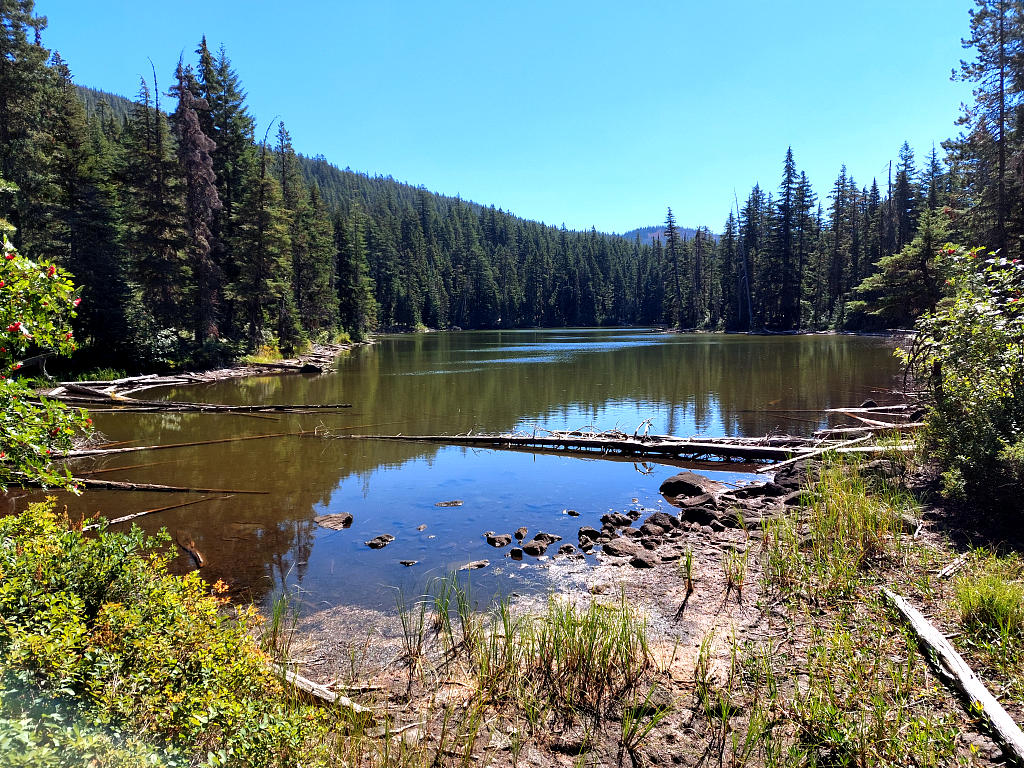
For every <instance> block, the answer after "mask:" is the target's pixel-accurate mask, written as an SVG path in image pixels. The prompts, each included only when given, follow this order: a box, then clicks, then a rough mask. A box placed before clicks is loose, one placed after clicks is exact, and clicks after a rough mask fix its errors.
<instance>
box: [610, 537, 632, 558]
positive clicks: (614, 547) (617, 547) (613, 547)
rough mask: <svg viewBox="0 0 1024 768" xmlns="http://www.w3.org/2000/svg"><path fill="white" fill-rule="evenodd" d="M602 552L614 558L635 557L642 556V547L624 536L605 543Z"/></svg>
mask: <svg viewBox="0 0 1024 768" xmlns="http://www.w3.org/2000/svg"><path fill="white" fill-rule="evenodd" d="M602 550H603V551H604V552H605V554H609V555H611V556H612V557H635V556H636V555H638V554H640V546H639V545H638V544H636V543H634V542H633V541H632V540H631V539H627V538H625V537H623V536H619V537H617V538H614V539H612V540H611V541H609V542H607V543H605V544H604V545H603V546H602Z"/></svg>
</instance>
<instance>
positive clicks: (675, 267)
mask: <svg viewBox="0 0 1024 768" xmlns="http://www.w3.org/2000/svg"><path fill="white" fill-rule="evenodd" d="M681 251H682V248H681V246H680V243H679V230H678V229H676V220H675V218H674V217H673V216H672V209H671V208H669V209H668V216H667V217H666V219H665V258H666V260H667V262H668V268H669V270H671V279H672V296H673V299H674V303H673V305H672V307H671V309H670V316H671V317H672V319H673V323H672V324H673V325H674V326H675V327H676V328H682V327H683V287H682V279H681V277H680V274H679V273H680V271H681V269H680V265H679V260H680V258H681V257H682V253H681Z"/></svg>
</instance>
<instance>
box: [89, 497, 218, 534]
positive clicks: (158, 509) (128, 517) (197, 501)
mask: <svg viewBox="0 0 1024 768" xmlns="http://www.w3.org/2000/svg"><path fill="white" fill-rule="evenodd" d="M227 498H230V496H204V497H203V498H201V499H193V500H192V501H183V502H181V503H180V504H169V505H168V506H166V507H156V508H154V509H144V510H142V511H141V512H134V513H132V514H130V515H124V516H123V517H117V518H114V519H113V520H108V521H107V525H118V524H120V523H127V522H129V521H130V520H135V519H136V518H138V517H145V516H146V515H153V514H156V513H157V512H166V511H168V510H171V509H179V508H180V507H190V506H192V505H193V504H202V503H203V502H204V501H210V500H211V499H218V500H222V499H227ZM93 528H99V523H92V524H91V525H87V526H85V527H84V528H82V530H83V531H90V530H92V529H93Z"/></svg>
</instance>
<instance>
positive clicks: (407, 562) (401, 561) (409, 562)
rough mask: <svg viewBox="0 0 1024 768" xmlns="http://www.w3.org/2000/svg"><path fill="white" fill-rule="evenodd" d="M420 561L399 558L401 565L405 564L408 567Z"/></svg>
mask: <svg viewBox="0 0 1024 768" xmlns="http://www.w3.org/2000/svg"><path fill="white" fill-rule="evenodd" d="M418 562H419V560H399V561H398V564H399V565H404V566H405V567H406V568H408V567H410V566H413V565H416V563H418Z"/></svg>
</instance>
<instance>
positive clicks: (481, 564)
mask: <svg viewBox="0 0 1024 768" xmlns="http://www.w3.org/2000/svg"><path fill="white" fill-rule="evenodd" d="M490 564H491V561H490V560H474V561H473V562H471V563H466V564H465V565H462V566H459V570H460V571H475V570H476V569H477V568H486V567H487V566H488V565H490Z"/></svg>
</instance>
